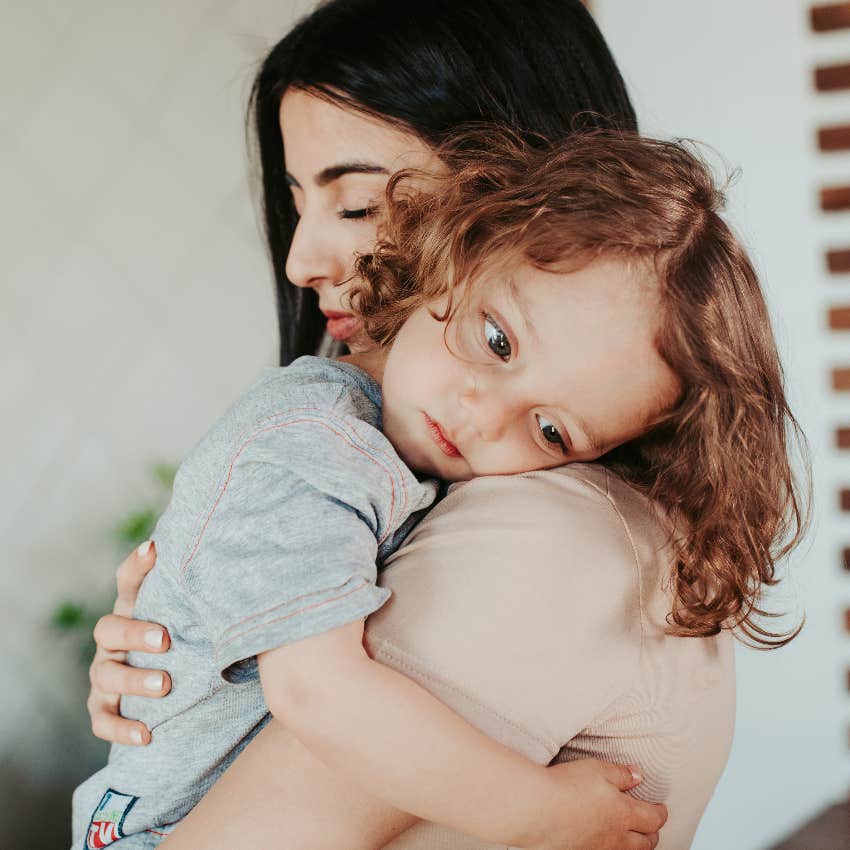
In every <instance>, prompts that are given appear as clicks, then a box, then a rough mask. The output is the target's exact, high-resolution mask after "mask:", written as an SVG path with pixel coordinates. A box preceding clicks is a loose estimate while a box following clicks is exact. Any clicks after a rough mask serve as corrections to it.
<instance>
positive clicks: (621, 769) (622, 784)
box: [608, 764, 643, 791]
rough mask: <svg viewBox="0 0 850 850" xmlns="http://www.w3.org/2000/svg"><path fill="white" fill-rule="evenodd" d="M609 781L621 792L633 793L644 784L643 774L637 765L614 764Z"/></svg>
mask: <svg viewBox="0 0 850 850" xmlns="http://www.w3.org/2000/svg"><path fill="white" fill-rule="evenodd" d="M610 767H611V775H610V776H609V777H608V781H609V782H610V783H611V784H612V785H616V786H617V788H619V789H620V790H621V791H631V789H632V788H635V787H637V786H638V785H640V783H641V782H643V774H642V773H641V771H640V768H639V767H638V766H637V765H635V764H612V765H610Z"/></svg>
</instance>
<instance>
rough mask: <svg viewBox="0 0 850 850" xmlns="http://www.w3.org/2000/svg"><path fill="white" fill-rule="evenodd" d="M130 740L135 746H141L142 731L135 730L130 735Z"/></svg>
mask: <svg viewBox="0 0 850 850" xmlns="http://www.w3.org/2000/svg"><path fill="white" fill-rule="evenodd" d="M130 740H131V741H132V742H133V743H134V744H141V743H142V730H141V729H134V730H133V731H132V732H131V733H130Z"/></svg>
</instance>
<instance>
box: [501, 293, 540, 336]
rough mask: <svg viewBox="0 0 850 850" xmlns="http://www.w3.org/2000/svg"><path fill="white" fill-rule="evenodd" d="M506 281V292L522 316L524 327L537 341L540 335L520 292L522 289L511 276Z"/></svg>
mask: <svg viewBox="0 0 850 850" xmlns="http://www.w3.org/2000/svg"><path fill="white" fill-rule="evenodd" d="M507 283H508V294H509V295H510V296H511V300H512V301H513V302H514V305H515V306H516V308H517V311H518V312H519V315H520V317H521V318H522V321H523V324H524V325H525V329H526V330H527V331H528V333H529V335H530V336H531V337H533V339H534V341H535V342H539V341H540V337H539V335H538V333H537V328H536V327H535V326H534V322H533V320H532V318H531V310H530V309H529V306H528V301H527V300H526V298H525V295H524V294H523V293H522V290H521V289H520V288H519V287H518V286H517V284H516V281H515V280H514V279H513V278H512V277H509V278H508V280H507Z"/></svg>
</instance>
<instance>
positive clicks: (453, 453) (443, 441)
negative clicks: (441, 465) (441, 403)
mask: <svg viewBox="0 0 850 850" xmlns="http://www.w3.org/2000/svg"><path fill="white" fill-rule="evenodd" d="M424 416H425V423H426V424H427V426H428V431H429V432H430V434H431V438H432V439H433V440H434V442H435V443H436V444H437V446H439V448H440V451H442V452H443V454H445V455H448V456H449V457H462V455H461V453H460V450H459V449H458V447H457V446H456V445H455V444H454V443H453V442H452V441H451V440H450V439H449V438H448V437H447V436H446V435H445V434H444V433H443V429H442V428H441V427H440V424H439V423H438V422H435V421H434V420H433V419H432V418H431V417H430V416H429V415H428V414H427V413H425V414H424Z"/></svg>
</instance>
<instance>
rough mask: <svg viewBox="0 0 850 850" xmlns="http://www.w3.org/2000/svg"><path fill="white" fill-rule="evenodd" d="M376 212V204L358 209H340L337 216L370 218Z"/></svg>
mask: <svg viewBox="0 0 850 850" xmlns="http://www.w3.org/2000/svg"><path fill="white" fill-rule="evenodd" d="M377 212H378V208H377V207H376V206H371V207H362V208H361V209H359V210H347V209H341V210H340V211H339V217H340V218H344V219H352V218H371V217H372V216H373V215H375V213H377Z"/></svg>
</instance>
